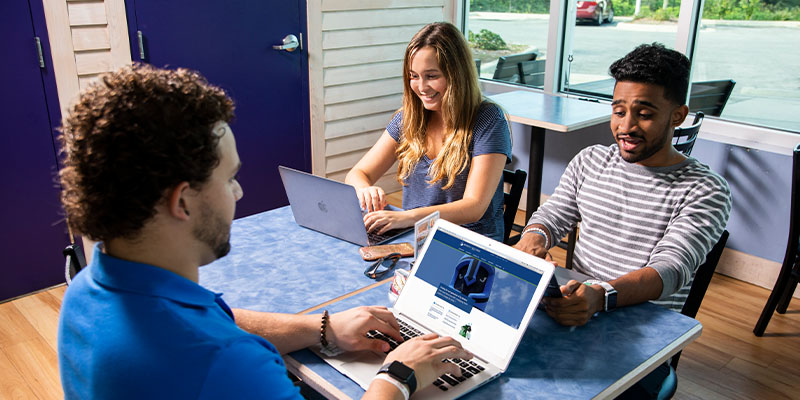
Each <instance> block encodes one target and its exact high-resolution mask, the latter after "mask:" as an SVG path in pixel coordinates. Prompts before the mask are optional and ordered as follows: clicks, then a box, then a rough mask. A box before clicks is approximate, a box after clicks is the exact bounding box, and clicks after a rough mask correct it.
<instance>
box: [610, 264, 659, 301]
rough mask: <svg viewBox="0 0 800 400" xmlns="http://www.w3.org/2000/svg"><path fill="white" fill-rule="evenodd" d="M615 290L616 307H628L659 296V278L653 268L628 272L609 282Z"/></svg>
mask: <svg viewBox="0 0 800 400" xmlns="http://www.w3.org/2000/svg"><path fill="white" fill-rule="evenodd" d="M609 283H610V284H611V286H613V287H614V289H616V290H617V306H629V305H633V304H639V303H644V302H645V301H650V300H655V299H657V298H658V297H659V296H661V289H662V286H663V284H662V283H661V276H660V275H659V274H658V271H656V270H655V269H653V268H649V267H646V268H642V269H639V270H636V271H633V272H629V273H627V274H625V275H623V276H621V277H619V278H618V279H614V280H612V281H610V282H609Z"/></svg>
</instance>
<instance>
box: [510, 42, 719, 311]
mask: <svg viewBox="0 0 800 400" xmlns="http://www.w3.org/2000/svg"><path fill="white" fill-rule="evenodd" d="M610 73H611V75H612V76H613V77H614V78H615V79H616V85H615V87H614V98H613V101H612V103H611V106H612V116H611V132H612V134H613V136H614V140H615V142H616V143H615V144H613V145H611V146H602V145H594V146H590V147H588V148H586V149H584V150H582V151H581V152H580V153H579V154H578V155H577V156H575V158H573V159H572V161H571V162H570V163H569V165H568V166H567V169H566V171H565V172H564V175H563V176H562V177H561V181H560V182H559V184H558V187H557V188H556V190H555V193H554V194H553V195H552V196H551V197H550V198H549V199H548V201H547V202H546V203H545V204H543V205H542V206H541V207H540V208H539V209H538V210H537V211H536V213H534V214H533V216H532V217H531V219H530V221H528V225H527V226H526V227H525V230H524V231H523V235H522V238H521V239H520V241H519V243H518V244H517V245H516V247H517V248H519V249H521V250H523V251H526V252H529V253H532V254H534V255H537V256H540V257H544V256H545V254H546V252H547V250H548V249H549V248H550V247H552V246H553V244H554V243H555V241H556V240H558V239H559V238H561V237H563V236H564V235H565V234H566V233H567V232H568V231H569V230H570V229H572V228H573V227H574V226H575V225H576V224H577V223H578V222H579V221H580V223H581V232H580V239H579V240H578V241H577V244H576V246H575V253H574V262H573V265H574V268H575V270H577V271H580V272H583V273H585V274H587V275H590V276H592V277H594V278H596V280H591V281H587V282H576V281H571V282H569V283H568V284H566V285H564V286H562V288H561V291H562V293H563V294H564V297H563V298H546V299H545V300H544V303H545V305H546V310H547V313H548V314H549V315H550V316H552V317H553V318H554V319H555V320H556V321H558V322H559V323H561V324H563V325H583V324H585V323H587V322H588V321H589V319H590V318H591V316H592V315H594V314H595V313H596V312H598V311H610V310H612V309H613V308H615V307H621V306H626V305H632V304H638V303H642V302H645V301H653V302H655V303H657V304H661V305H664V306H666V307H669V308H671V309H674V310H677V311H680V310H681V307H682V306H683V303H684V302H685V300H686V296H687V295H688V293H689V288H690V285H691V282H692V279H693V277H694V273H695V271H696V270H697V267H698V266H699V265H700V264H701V263H702V262H703V261H704V260H705V256H706V254H707V253H708V251H709V250H710V249H711V247H713V245H714V244H715V243H716V242H717V240H718V239H719V237H720V235H721V234H722V232H723V230H724V229H725V225H726V224H727V222H728V215H729V213H730V209H731V198H730V189H729V188H728V184H727V182H726V181H725V180H724V179H723V178H722V177H720V176H719V175H717V174H716V173H714V172H713V171H711V169H709V168H708V166H706V165H703V164H701V163H700V162H698V161H697V160H696V159H694V158H691V157H686V156H684V155H683V154H682V153H680V152H678V151H677V150H675V148H674V147H673V146H672V144H671V139H672V135H673V131H674V129H675V127H677V126H679V125H680V124H681V123H682V122H683V120H684V119H685V118H686V115H687V114H688V112H689V108H688V107H687V106H686V104H685V100H686V93H687V91H688V84H689V60H688V59H687V58H686V57H685V56H684V55H683V54H681V53H679V52H677V51H674V50H669V49H666V48H664V46H663V45H660V44H656V43H654V44H652V45H641V46H639V47H637V48H636V49H634V50H633V51H632V52H631V53H629V54H628V55H626V56H625V57H623V58H621V59H619V60H617V61H616V62H614V64H612V65H611V68H610ZM584 283H585V284H584Z"/></svg>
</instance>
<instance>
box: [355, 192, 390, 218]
mask: <svg viewBox="0 0 800 400" xmlns="http://www.w3.org/2000/svg"><path fill="white" fill-rule="evenodd" d="M358 199H359V201H360V202H361V208H363V209H364V210H366V211H367V212H372V211H378V210H383V207H385V206H386V193H385V192H384V191H383V189H381V188H380V187H378V186H369V187H365V188H364V189H361V191H360V192H359V196H358Z"/></svg>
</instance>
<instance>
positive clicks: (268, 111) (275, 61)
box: [126, 0, 311, 217]
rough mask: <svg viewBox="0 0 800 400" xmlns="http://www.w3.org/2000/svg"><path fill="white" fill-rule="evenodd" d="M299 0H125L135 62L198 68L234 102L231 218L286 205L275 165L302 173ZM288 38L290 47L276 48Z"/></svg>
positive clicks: (305, 105)
mask: <svg viewBox="0 0 800 400" xmlns="http://www.w3.org/2000/svg"><path fill="white" fill-rule="evenodd" d="M305 7H306V4H305V0H293V1H241V0H235V1H220V2H217V1H196V0H192V1H188V0H177V1H155V0H127V1H126V12H127V17H128V29H129V34H130V39H131V40H130V42H131V53H132V54H131V55H132V58H133V60H134V61H144V62H148V63H150V64H153V65H154V66H157V67H165V66H166V67H169V68H174V67H187V68H191V69H195V70H198V71H200V73H202V74H203V75H205V76H206V78H208V80H209V81H210V82H211V83H213V84H215V85H218V86H221V87H222V88H224V89H225V90H226V91H227V92H228V93H229V95H230V96H231V97H232V98H233V99H234V101H235V103H236V118H235V119H234V121H233V122H232V123H231V128H232V129H233V132H234V133H235V135H236V140H237V147H238V150H239V155H240V157H241V159H242V165H243V168H242V171H241V173H240V174H239V177H240V182H241V184H242V188H243V189H244V198H242V200H241V201H239V203H238V204H237V210H236V216H237V217H241V216H246V215H250V214H254V213H257V212H261V211H265V210H270V209H273V208H276V207H280V206H284V205H286V204H288V201H287V199H286V194H285V192H284V190H283V185H282V184H281V180H280V176H279V175H278V165H286V166H289V167H292V168H296V169H301V170H304V171H309V170H310V169H311V161H310V160H311V158H310V153H311V145H310V143H311V137H310V130H309V101H308V63H307V54H306V50H305V48H306V46H305V43H302V42H304V41H305V33H306V23H305V21H306V15H305ZM289 34H293V35H295V36H296V37H297V38H302V39H301V40H300V42H301V44H302V49H300V48H299V47H298V48H297V49H295V50H294V51H292V52H288V51H285V50H275V49H273V47H272V46H273V45H280V44H282V42H283V38H284V37H286V36H287V35H289Z"/></svg>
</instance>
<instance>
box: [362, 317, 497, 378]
mask: <svg viewBox="0 0 800 400" xmlns="http://www.w3.org/2000/svg"><path fill="white" fill-rule="evenodd" d="M397 323H398V324H400V336H402V337H403V340H408V339H411V338H414V337H417V336H422V335H423V333H422V332H421V331H420V330H418V329H416V328H414V327H412V326H410V325H409V324H408V323H406V322H404V321H402V320H399V319H398V320H397ZM367 337H368V338H370V339H380V340H383V341H385V342H386V343H389V351H392V350H394V349H395V348H396V347H397V346H398V345H399V344H398V343H397V341H396V340H394V339H392V338H391V337H390V336H387V335H385V334H384V333H383V332H380V331H376V330H372V331H369V332H367ZM389 351H387V353H389ZM444 362H449V363H453V364H455V365H458V367H459V368H461V376H455V375H452V374H444V375H442V376H440V377H439V378H437V379H436V380H435V381H434V382H433V385H434V386H436V387H437V388H439V389H440V390H443V391H447V390H449V389H450V388H451V387H453V386H456V385H458V384H459V383H461V382H464V381H465V380H467V379H469V378H471V377H473V376H475V375H477V374H479V373H480V372H481V371H483V370H485V369H486V368H485V367H484V366H482V365H480V364H479V363H477V362H475V361H473V360H462V359H460V358H448V359H446V360H444Z"/></svg>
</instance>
